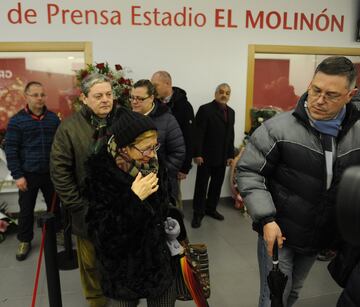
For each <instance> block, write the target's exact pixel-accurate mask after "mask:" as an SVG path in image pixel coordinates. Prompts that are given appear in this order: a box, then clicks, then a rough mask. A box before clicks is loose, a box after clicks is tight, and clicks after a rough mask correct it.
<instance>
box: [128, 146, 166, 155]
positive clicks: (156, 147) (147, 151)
mask: <svg viewBox="0 0 360 307" xmlns="http://www.w3.org/2000/svg"><path fill="white" fill-rule="evenodd" d="M131 147H134V148H135V149H136V150H137V151H138V152H140V153H141V154H142V155H143V156H149V155H150V154H151V153H152V152H157V151H158V150H159V148H160V143H159V144H156V145H154V146H152V147H150V148H148V149H145V150H141V149H139V148H137V147H136V146H135V145H132V146H131Z"/></svg>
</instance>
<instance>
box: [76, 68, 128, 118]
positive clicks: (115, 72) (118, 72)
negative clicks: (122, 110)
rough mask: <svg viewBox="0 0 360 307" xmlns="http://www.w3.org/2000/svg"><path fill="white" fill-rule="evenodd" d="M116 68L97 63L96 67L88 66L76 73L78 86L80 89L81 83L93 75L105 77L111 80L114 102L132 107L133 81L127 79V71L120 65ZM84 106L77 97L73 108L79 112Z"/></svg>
mask: <svg viewBox="0 0 360 307" xmlns="http://www.w3.org/2000/svg"><path fill="white" fill-rule="evenodd" d="M114 67H115V69H112V68H110V66H109V64H108V63H107V62H105V63H97V64H95V65H93V64H88V65H87V66H86V68H85V69H80V70H78V71H77V72H76V80H77V85H78V87H80V84H81V82H82V81H83V80H84V79H85V78H86V77H87V76H88V75H90V74H92V73H98V74H102V75H105V76H107V77H108V78H109V79H110V80H111V85H112V89H113V93H114V100H115V101H116V102H117V103H118V104H119V105H123V106H125V107H130V104H129V96H130V90H131V87H132V85H133V81H132V79H129V78H126V77H125V70H124V69H123V67H122V66H121V65H120V64H115V66H114ZM82 104H83V103H82V101H81V100H80V98H79V97H76V98H75V101H74V102H73V107H74V109H75V110H76V111H77V110H79V109H80V108H81V106H82Z"/></svg>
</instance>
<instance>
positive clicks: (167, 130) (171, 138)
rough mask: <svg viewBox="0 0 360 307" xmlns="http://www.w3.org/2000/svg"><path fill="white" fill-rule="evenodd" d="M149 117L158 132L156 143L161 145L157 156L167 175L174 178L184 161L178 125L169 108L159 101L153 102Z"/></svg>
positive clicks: (181, 138) (183, 146) (181, 136)
mask: <svg viewBox="0 0 360 307" xmlns="http://www.w3.org/2000/svg"><path fill="white" fill-rule="evenodd" d="M149 116H150V117H151V118H152V119H153V121H154V123H155V125H156V128H157V130H158V141H159V143H160V144H161V146H160V149H159V151H158V155H159V156H160V159H161V160H162V161H164V163H165V166H166V168H167V170H168V172H169V175H170V176H176V175H177V173H178V171H179V169H180V167H181V166H182V163H183V162H184V159H185V143H184V138H183V135H182V132H181V129H180V127H179V124H178V122H177V121H176V119H175V117H174V116H173V115H172V114H171V113H170V111H169V108H168V107H167V106H166V105H165V104H163V103H161V102H159V101H155V107H154V109H153V110H152V111H151V112H150V113H149Z"/></svg>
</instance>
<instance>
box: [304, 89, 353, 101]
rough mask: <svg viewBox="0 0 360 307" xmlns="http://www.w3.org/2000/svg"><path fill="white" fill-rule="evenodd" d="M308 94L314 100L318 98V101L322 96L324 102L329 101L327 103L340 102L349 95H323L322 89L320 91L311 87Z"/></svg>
mask: <svg viewBox="0 0 360 307" xmlns="http://www.w3.org/2000/svg"><path fill="white" fill-rule="evenodd" d="M308 94H309V96H311V97H313V98H317V99H318V98H320V97H321V96H322V97H323V99H324V101H327V102H338V101H339V99H340V97H342V96H344V95H347V94H348V93H346V94H338V93H323V92H322V91H321V89H319V88H317V87H310V88H309V90H308Z"/></svg>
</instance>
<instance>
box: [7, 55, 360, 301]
mask: <svg viewBox="0 0 360 307" xmlns="http://www.w3.org/2000/svg"><path fill="white" fill-rule="evenodd" d="M356 78H357V72H356V69H355V66H354V64H353V63H352V62H351V61H350V60H348V59H347V58H345V57H329V58H327V59H325V60H324V61H323V62H321V63H320V64H319V66H318V67H317V68H316V70H315V73H314V75H313V79H312V80H311V82H310V84H309V87H308V88H307V90H306V92H305V93H304V94H303V95H302V96H301V97H300V98H299V100H298V102H297V105H296V108H295V109H294V110H293V111H289V112H284V113H282V114H280V115H277V116H275V117H274V118H271V119H269V120H267V121H266V122H264V123H263V124H262V125H261V126H260V127H259V128H258V129H256V130H255V131H254V132H253V134H252V136H251V137H250V139H249V142H248V144H247V145H246V148H245V150H244V152H243V154H242V156H241V158H240V159H239V160H238V162H237V166H236V167H237V171H236V174H237V178H236V181H237V187H238V189H239V191H240V195H241V196H242V198H243V200H244V203H245V205H246V208H247V211H248V213H249V214H250V216H251V218H252V220H253V228H254V230H255V231H257V232H258V234H259V236H258V261H259V271H260V297H259V306H260V307H268V306H270V296H271V295H270V289H269V287H268V284H267V275H268V274H269V271H270V270H271V267H272V254H273V246H274V244H277V245H278V247H279V267H280V269H281V270H282V271H283V272H284V273H285V274H286V275H287V276H288V282H287V284H286V288H285V292H284V295H283V304H284V306H293V305H294V303H295V302H296V300H297V298H298V296H299V293H300V290H301V288H302V286H303V284H304V282H305V279H306V277H307V275H308V273H309V271H310V269H311V267H312V266H313V264H314V262H315V259H316V256H317V254H318V253H319V252H320V251H321V250H324V249H332V250H336V249H337V248H338V246H341V244H340V243H339V242H342V238H341V236H340V234H339V232H338V231H337V226H336V212H335V201H336V194H337V188H338V184H339V181H340V178H341V176H342V174H343V172H344V170H345V169H346V168H348V167H350V166H353V165H357V164H360V123H359V121H358V119H359V118H360V106H359V105H358V103H357V98H356V94H357V87H356ZM24 95H25V98H26V103H27V104H26V106H25V108H24V109H22V110H20V111H19V112H18V113H17V114H16V115H14V116H13V117H12V118H11V119H10V121H9V124H8V127H7V132H6V136H5V152H6V156H7V161H8V167H9V169H10V171H11V174H12V176H13V178H14V180H15V182H16V185H17V187H18V188H19V207H20V214H19V231H18V240H19V245H18V250H17V252H16V259H17V260H19V261H23V260H25V259H26V258H27V256H28V254H29V252H30V250H31V241H32V239H33V223H34V207H35V202H36V197H37V194H38V190H39V189H40V190H41V191H42V193H43V195H44V198H45V202H46V205H47V207H48V210H51V211H53V212H54V213H55V215H56V220H57V225H59V227H61V216H60V214H59V212H60V210H59V202H58V201H57V197H56V196H58V198H59V199H60V201H61V207H62V208H63V210H64V211H66V212H67V214H69V215H70V217H71V227H72V232H73V233H74V234H75V235H76V237H77V242H76V243H77V250H78V252H77V255H78V263H79V269H80V276H81V283H82V287H83V292H84V295H85V298H86V300H87V302H88V304H89V306H129V307H131V306H137V304H138V300H139V299H141V298H146V299H147V302H148V306H158V307H160V306H169V307H170V306H175V302H176V292H177V289H176V283H175V280H176V277H175V274H176V270H175V269H174V261H173V257H174V254H176V253H178V252H181V251H174V250H173V249H172V245H171V244H169V242H170V241H171V240H174V239H176V237H177V236H178V235H181V234H180V232H178V233H177V234H176V236H174V234H172V235H171V236H170V235H169V231H168V229H166V227H168V226H169V223H171V225H172V226H171V229H173V228H179V225H180V224H181V225H183V223H182V221H181V218H180V219H179V215H176V217H174V216H173V215H172V213H171V212H172V210H173V209H174V208H177V210H180V211H181V210H182V197H181V181H182V180H186V178H187V175H188V173H189V171H190V169H191V167H192V161H194V163H195V165H196V166H197V172H196V183H195V188H194V197H193V217H192V221H191V226H192V227H193V228H199V227H201V223H202V220H203V218H204V216H205V215H206V216H209V217H211V218H214V219H216V220H219V221H222V220H224V216H223V215H222V214H221V213H220V212H219V211H218V208H217V205H218V203H219V199H220V193H221V187H222V185H223V181H224V176H225V170H226V167H227V166H230V165H232V164H233V163H234V162H233V159H234V134H235V133H234V123H235V111H234V109H233V108H231V107H230V106H229V105H228V103H229V100H230V97H231V88H230V86H229V84H227V83H221V84H219V85H218V86H217V87H216V89H215V92H214V99H213V100H212V101H211V102H209V103H206V104H203V105H201V106H200V108H199V109H198V111H197V113H196V116H194V111H193V107H192V105H191V104H190V102H189V101H188V98H187V94H186V92H185V91H184V90H183V89H181V88H179V87H175V86H173V84H172V78H171V75H170V74H169V73H168V72H166V71H158V72H155V73H154V74H153V75H152V77H151V78H150V79H149V80H147V79H142V80H139V81H137V82H136V83H135V84H134V85H133V87H132V90H131V94H130V106H131V110H129V109H126V108H124V107H121V106H117V105H116V104H115V103H114V97H113V91H112V86H111V82H110V80H109V79H108V78H107V77H106V76H104V75H101V74H97V73H93V74H90V75H88V76H87V77H86V78H85V79H84V80H83V81H82V83H81V96H80V98H81V100H82V102H83V106H82V108H81V110H80V111H78V112H75V113H74V114H72V115H71V116H70V117H69V118H67V119H65V120H63V121H62V122H60V120H59V119H58V118H57V116H56V115H55V114H54V113H53V112H51V111H50V110H48V109H47V108H46V89H45V88H44V87H43V86H42V84H40V83H39V82H37V81H32V82H30V83H28V84H27V86H26V87H25V92H24ZM55 192H56V193H55ZM180 216H181V215H180ZM6 226H7V225H6V224H5V223H1V224H0V231H4V230H5V229H6ZM213 291H216V289H214V290H213ZM359 304H360V302H354V306H358V305H359ZM349 307H350V305H349Z"/></svg>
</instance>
